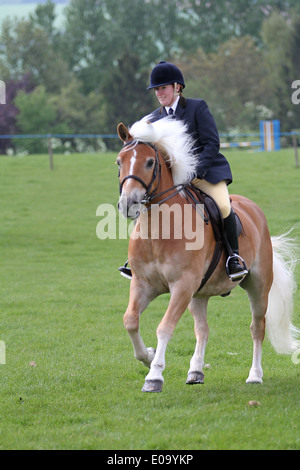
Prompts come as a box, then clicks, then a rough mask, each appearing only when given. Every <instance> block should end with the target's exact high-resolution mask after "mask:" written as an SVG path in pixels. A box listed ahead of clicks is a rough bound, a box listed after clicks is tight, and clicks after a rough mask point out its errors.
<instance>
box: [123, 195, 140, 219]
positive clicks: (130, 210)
mask: <svg viewBox="0 0 300 470" xmlns="http://www.w3.org/2000/svg"><path fill="white" fill-rule="evenodd" d="M118 210H119V211H120V212H121V214H122V215H123V217H124V218H125V219H132V220H134V219H136V218H137V217H138V216H139V215H140V212H141V203H140V202H137V201H135V200H133V199H131V198H128V197H126V196H121V197H120V199H119V202H118Z"/></svg>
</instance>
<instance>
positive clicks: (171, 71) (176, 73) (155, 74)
mask: <svg viewBox="0 0 300 470" xmlns="http://www.w3.org/2000/svg"><path fill="white" fill-rule="evenodd" d="M173 83H178V84H179V85H182V86H183V88H184V87H185V83H184V79H183V75H182V73H181V71H180V70H179V68H178V67H176V65H174V64H171V63H170V62H165V61H164V60H163V61H161V62H159V64H157V65H156V66H155V67H154V69H153V70H152V72H151V75H150V86H148V88H147V90H151V88H157V87H159V86H164V85H172V84H173Z"/></svg>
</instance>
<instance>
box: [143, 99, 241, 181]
mask: <svg viewBox="0 0 300 470" xmlns="http://www.w3.org/2000/svg"><path fill="white" fill-rule="evenodd" d="M166 116H167V112H166V110H165V108H164V107H160V108H157V109H156V110H155V111H153V113H152V114H151V118H150V121H152V122H155V121H158V120H159V119H162V118H164V117H166ZM173 116H175V117H176V119H181V120H183V121H184V122H185V123H186V124H187V125H188V132H189V134H191V135H192V137H193V138H194V141H195V153H196V155H197V156H198V165H197V170H196V172H197V177H198V178H199V179H205V180H206V181H208V182H209V183H213V184H216V183H218V182H219V181H222V180H226V182H227V184H230V183H231V182H232V174H231V170H230V166H229V163H228V161H227V160H226V158H225V157H224V155H222V154H221V153H220V152H219V149H220V141H219V134H218V130H217V126H216V123H215V120H214V118H213V116H212V114H211V112H210V111H209V108H208V106H207V104H206V102H205V101H204V100H200V99H190V98H184V97H183V96H181V97H180V99H179V101H178V104H177V108H176V111H175V114H174V115H173Z"/></svg>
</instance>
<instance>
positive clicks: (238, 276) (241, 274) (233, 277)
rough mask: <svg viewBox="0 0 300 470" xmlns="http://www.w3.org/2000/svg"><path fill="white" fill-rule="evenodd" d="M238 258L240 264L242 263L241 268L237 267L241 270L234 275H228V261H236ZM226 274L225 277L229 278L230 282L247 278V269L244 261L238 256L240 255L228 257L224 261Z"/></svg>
mask: <svg viewBox="0 0 300 470" xmlns="http://www.w3.org/2000/svg"><path fill="white" fill-rule="evenodd" d="M236 258H238V259H239V260H240V261H241V263H242V266H241V265H239V266H240V267H241V270H240V271H238V272H236V273H230V272H229V263H230V260H231V259H236ZM225 268H226V273H227V276H228V277H229V279H231V280H232V282H237V281H241V280H242V279H243V278H244V277H245V276H247V274H248V272H249V271H248V269H247V267H246V263H245V261H244V260H243V258H242V257H241V256H240V255H237V254H234V255H231V256H228V258H227V261H226V266H225Z"/></svg>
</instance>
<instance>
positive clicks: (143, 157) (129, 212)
mask: <svg viewBox="0 0 300 470" xmlns="http://www.w3.org/2000/svg"><path fill="white" fill-rule="evenodd" d="M118 135H119V137H120V139H121V140H122V141H123V142H124V146H123V149H122V150H121V151H120V153H119V155H118V157H117V164H118V166H119V182H120V199H119V202H118V209H119V211H120V212H121V213H122V214H123V216H124V217H128V218H131V219H136V218H137V217H138V216H139V214H140V207H141V204H142V203H143V202H144V203H145V198H146V199H147V197H148V196H149V195H150V193H151V192H153V191H155V187H156V186H154V182H155V180H156V179H157V178H158V179H159V176H160V163H159V158H158V151H157V149H156V147H155V146H154V145H152V144H148V143H144V142H141V141H139V140H136V139H134V138H133V137H132V135H131V134H130V132H129V130H128V129H127V127H126V126H125V125H124V124H123V123H121V124H119V125H118ZM157 184H158V183H157ZM153 186H154V187H153Z"/></svg>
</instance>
